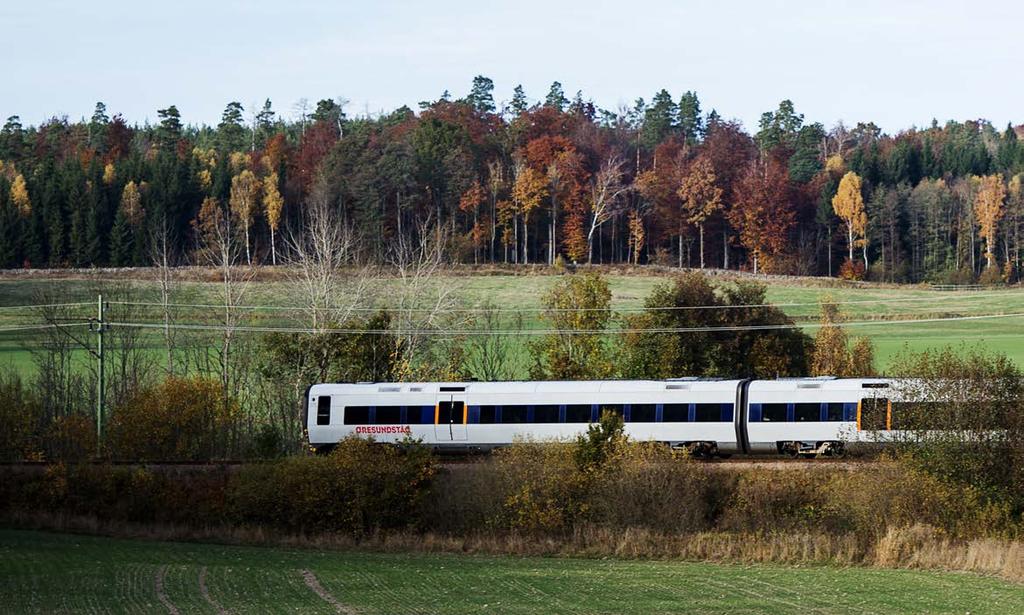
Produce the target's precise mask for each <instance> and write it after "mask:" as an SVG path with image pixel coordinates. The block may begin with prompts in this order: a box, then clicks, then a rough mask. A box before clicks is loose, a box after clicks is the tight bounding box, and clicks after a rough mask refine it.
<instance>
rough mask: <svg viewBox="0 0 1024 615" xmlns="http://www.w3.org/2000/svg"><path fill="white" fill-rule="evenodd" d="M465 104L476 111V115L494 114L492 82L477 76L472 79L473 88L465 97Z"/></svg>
mask: <svg viewBox="0 0 1024 615" xmlns="http://www.w3.org/2000/svg"><path fill="white" fill-rule="evenodd" d="M466 102H467V103H469V105H470V106H471V107H473V108H474V109H476V112H477V113H494V82H493V81H491V80H490V79H488V78H487V77H484V76H483V75H477V76H476V77H474V78H473V88H472V89H471V90H470V91H469V96H467V97H466Z"/></svg>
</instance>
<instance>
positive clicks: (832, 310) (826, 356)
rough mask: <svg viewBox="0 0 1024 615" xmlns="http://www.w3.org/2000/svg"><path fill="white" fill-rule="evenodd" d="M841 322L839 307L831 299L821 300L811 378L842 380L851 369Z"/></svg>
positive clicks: (812, 356) (848, 351)
mask: <svg viewBox="0 0 1024 615" xmlns="http://www.w3.org/2000/svg"><path fill="white" fill-rule="evenodd" d="M841 322H842V314H841V313H840V312H839V306H838V305H837V304H836V303H835V302H834V301H833V300H832V298H831V297H825V298H824V299H822V301H821V322H820V325H819V327H818V333H817V334H816V335H815V336H814V353H813V354H812V355H811V375H812V376H835V377H837V378H843V377H845V376H847V375H849V373H850V371H851V368H852V366H851V365H850V350H849V347H848V340H847V338H846V331H844V330H843V328H842V327H841V326H840V323H841Z"/></svg>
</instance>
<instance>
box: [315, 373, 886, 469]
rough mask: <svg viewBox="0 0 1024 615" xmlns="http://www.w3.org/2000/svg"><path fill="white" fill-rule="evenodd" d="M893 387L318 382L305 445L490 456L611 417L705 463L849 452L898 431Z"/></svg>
mask: <svg viewBox="0 0 1024 615" xmlns="http://www.w3.org/2000/svg"><path fill="white" fill-rule="evenodd" d="M894 384H895V381H892V380H888V379H882V378H869V379H836V378H829V377H821V378H791V379H789V378H787V379H778V380H716V379H699V378H679V379H669V380H600V381H582V382H421V383H357V384H349V383H344V384H315V385H312V386H310V387H309V389H308V390H307V391H306V396H305V401H304V423H305V426H306V430H307V434H308V438H309V444H310V445H311V446H312V447H314V448H315V449H317V450H326V449H330V448H331V447H333V446H334V445H335V444H336V443H337V442H338V441H339V440H341V439H342V438H345V437H347V436H350V435H357V436H365V437H373V438H374V439H375V440H376V441H379V442H403V441H407V440H408V439H413V440H418V441H420V442H421V443H422V444H423V445H426V446H431V447H434V448H436V449H440V450H452V451H454V450H463V451H472V450H489V449H493V448H496V447H500V446H506V445H509V444H511V443H512V442H514V441H515V440H517V439H532V440H538V441H539V440H558V439H562V440H564V439H570V438H574V437H575V436H577V435H579V434H581V433H583V432H585V431H586V429H587V426H588V425H589V424H590V423H594V422H596V421H597V420H598V418H599V417H600V415H601V413H602V412H605V411H610V412H615V413H617V414H619V415H621V416H622V418H623V419H624V422H625V432H626V434H627V435H628V436H629V437H630V438H632V439H635V440H647V441H656V442H663V443H665V444H667V445H669V446H672V447H674V448H686V449H689V450H690V451H691V452H692V453H694V454H695V455H699V456H707V457H710V456H721V457H727V456H730V455H733V454H741V455H764V454H784V455H791V456H797V455H803V456H810V455H835V456H838V455H842V454H843V453H845V452H846V451H847V450H848V449H849V448H850V447H851V446H854V447H855V446H858V445H877V444H879V443H884V442H885V440H886V438H887V437H888V436H887V434H891V433H892V432H891V431H890V430H891V427H892V401H891V400H892V399H893V398H897V399H898V397H899V395H898V392H897V391H895V390H894V388H893V386H894Z"/></svg>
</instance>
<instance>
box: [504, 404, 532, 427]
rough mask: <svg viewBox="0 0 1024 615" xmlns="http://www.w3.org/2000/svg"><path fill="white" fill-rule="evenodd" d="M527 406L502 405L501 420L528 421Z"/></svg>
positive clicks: (511, 421)
mask: <svg viewBox="0 0 1024 615" xmlns="http://www.w3.org/2000/svg"><path fill="white" fill-rule="evenodd" d="M526 408H527V407H526V406H502V407H501V422H502V423H525V422H526Z"/></svg>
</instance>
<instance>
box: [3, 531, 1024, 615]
mask: <svg viewBox="0 0 1024 615" xmlns="http://www.w3.org/2000/svg"><path fill="white" fill-rule="evenodd" d="M0 604H2V605H3V612H5V613H51V612H62V613H101V612H102V613H229V612H230V613H286V612H291V613H294V612H297V611H299V612H303V613H364V614H374V613H380V614H400V613H430V614H434V613H436V614H449V613H450V614H456V613H516V614H523V615H527V614H533V613H537V614H548V613H588V614H589V613H644V614H646V613H726V612H728V613H780V612H782V613H795V612H798V611H806V612H818V613H974V614H980V613H1020V612H1024V591H1022V589H1021V587H1020V586H1016V585H1013V584H1011V583H1008V582H1004V581H1000V580H996V579H992V578H987V577H981V576H976V575H971V574H962V573H945V572H924V571H908V570H879V569H868V568H832V567H824V566H812V567H804V568H794V567H783V566H767V565H757V566H740V565H722V564H703V563H686V562H666V561H621V560H607V559H604V560H587V559H557V558H513V557H490V556H475V555H449V554H391V553H389V554H376V553H349V552H318V551H297V550H289V549H272V548H250V547H228V546H217V545H200V544H184V543H155V542H144V541H129V540H115V539H108V538H96V537H87V536H72V535H62V534H49V533H41V532H24V531H11V530H0Z"/></svg>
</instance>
